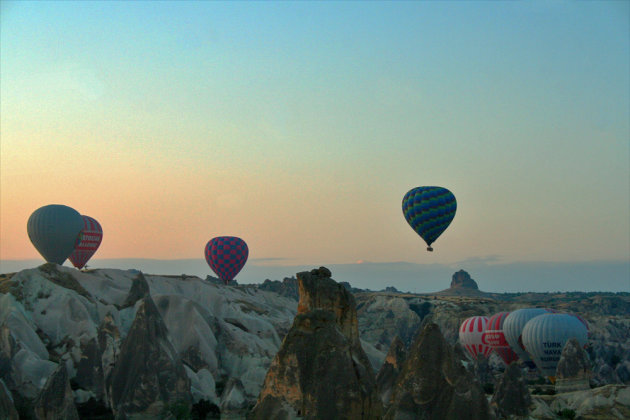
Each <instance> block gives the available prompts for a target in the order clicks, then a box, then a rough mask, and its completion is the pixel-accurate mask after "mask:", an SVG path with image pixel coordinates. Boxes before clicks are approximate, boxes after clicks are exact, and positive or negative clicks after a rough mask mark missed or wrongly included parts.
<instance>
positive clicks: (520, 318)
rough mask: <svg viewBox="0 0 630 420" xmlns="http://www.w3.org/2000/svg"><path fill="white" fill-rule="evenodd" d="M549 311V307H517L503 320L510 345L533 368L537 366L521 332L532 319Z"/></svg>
mask: <svg viewBox="0 0 630 420" xmlns="http://www.w3.org/2000/svg"><path fill="white" fill-rule="evenodd" d="M549 312H550V311H549V309H545V308H524V309H517V310H516V311H514V312H510V314H509V315H508V316H507V318H505V321H503V334H504V335H505V339H506V340H507V342H508V344H509V345H510V348H511V349H512V350H514V352H515V353H516V354H518V357H519V359H521V360H522V362H523V364H525V366H527V367H528V368H529V369H531V370H533V369H535V368H536V366H535V365H534V362H533V361H532V359H531V357H529V354H528V353H527V352H526V351H525V348H524V347H523V345H522V344H523V343H522V341H521V334H522V332H523V327H525V324H527V322H528V321H529V320H530V319H532V318H534V317H536V316H538V315H542V314H546V313H549Z"/></svg>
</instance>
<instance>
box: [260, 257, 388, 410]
mask: <svg viewBox="0 0 630 420" xmlns="http://www.w3.org/2000/svg"><path fill="white" fill-rule="evenodd" d="M297 279H298V286H299V290H300V301H299V304H298V314H297V316H296V317H295V319H294V322H293V326H292V327H291V329H290V330H289V332H288V334H287V336H286V337H285V339H284V341H283V343H282V346H281V347H280V350H279V351H278V353H277V354H276V357H275V358H274V360H273V362H272V364H271V367H270V368H269V371H268V372H267V376H266V377H265V382H264V384H263V388H262V391H261V393H260V395H259V397H258V402H257V404H256V406H255V407H254V409H253V411H252V413H251V415H250V417H251V418H252V419H269V418H274V419H294V418H298V417H300V418H305V419H376V418H379V417H380V415H381V410H382V406H381V402H380V401H379V399H378V396H377V392H376V383H375V378H374V373H373V371H372V368H371V366H370V362H369V360H368V358H367V356H366V355H365V352H364V351H363V349H362V348H361V344H360V341H359V333H358V328H357V316H356V308H355V302H354V298H353V297H352V295H351V294H350V293H349V292H348V291H347V290H346V289H345V288H344V287H343V286H341V285H339V284H338V283H336V282H335V281H334V280H332V279H331V278H330V271H329V270H327V269H324V268H323V267H322V268H320V269H318V270H313V271H311V272H310V273H309V272H303V273H298V275H297Z"/></svg>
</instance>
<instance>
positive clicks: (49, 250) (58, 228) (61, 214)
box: [26, 204, 83, 265]
mask: <svg viewBox="0 0 630 420" xmlns="http://www.w3.org/2000/svg"><path fill="white" fill-rule="evenodd" d="M81 229H83V219H82V218H81V215H80V214H79V213H78V212H77V211H76V210H75V209H73V208H71V207H68V206H64V205H61V204H50V205H48V206H44V207H40V208H38V209H37V210H35V211H34V212H33V214H31V216H30V217H29V218H28V222H27V223H26V231H27V232H28V237H29V239H30V240H31V242H32V243H33V245H34V246H35V249H37V251H38V252H39V253H40V254H41V255H42V257H44V259H45V260H46V261H48V262H51V263H56V264H59V265H61V264H63V262H64V261H65V260H66V258H68V256H69V255H70V254H71V253H72V251H74V247H75V246H76V245H77V243H78V242H79V240H80V235H81Z"/></svg>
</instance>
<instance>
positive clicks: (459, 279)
mask: <svg viewBox="0 0 630 420" xmlns="http://www.w3.org/2000/svg"><path fill="white" fill-rule="evenodd" d="M457 288H466V289H474V290H479V287H478V286H477V282H476V281H474V280H473V279H472V278H471V277H470V274H468V273H467V272H466V271H464V270H459V271H458V272H456V273H455V274H453V277H452V280H451V289H457Z"/></svg>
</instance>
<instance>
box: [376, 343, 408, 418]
mask: <svg viewBox="0 0 630 420" xmlns="http://www.w3.org/2000/svg"><path fill="white" fill-rule="evenodd" d="M406 358H407V349H406V348H405V344H404V343H403V342H402V340H401V339H400V338H399V337H398V336H396V337H395V338H394V341H392V345H391V346H390V348H389V352H388V353H387V356H386V357H385V362H384V363H383V366H381V369H380V370H379V372H378V375H376V386H377V388H378V393H379V396H380V397H381V401H382V402H383V405H384V406H388V405H389V402H390V400H391V397H392V391H393V387H394V384H395V382H396V378H398V374H399V373H400V369H402V365H403V363H404V362H405V359H406Z"/></svg>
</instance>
